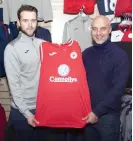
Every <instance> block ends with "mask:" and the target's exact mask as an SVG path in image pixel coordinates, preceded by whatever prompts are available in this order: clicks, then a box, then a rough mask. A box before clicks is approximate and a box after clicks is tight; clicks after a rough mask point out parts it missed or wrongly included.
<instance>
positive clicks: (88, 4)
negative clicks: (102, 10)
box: [64, 0, 96, 14]
mask: <svg viewBox="0 0 133 141" xmlns="http://www.w3.org/2000/svg"><path fill="white" fill-rule="evenodd" d="M95 3H96V0H64V13H65V14H78V13H79V11H80V9H81V8H83V10H84V13H86V14H92V13H93V12H94V6H95Z"/></svg>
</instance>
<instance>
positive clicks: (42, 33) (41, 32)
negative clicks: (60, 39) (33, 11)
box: [35, 26, 52, 42]
mask: <svg viewBox="0 0 133 141" xmlns="http://www.w3.org/2000/svg"><path fill="white" fill-rule="evenodd" d="M35 37H37V38H40V39H43V40H45V41H49V42H52V39H51V34H50V32H49V30H48V29H46V28H43V27H40V26H39V27H37V30H36V33H35Z"/></svg>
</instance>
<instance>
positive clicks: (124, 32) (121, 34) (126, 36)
mask: <svg viewBox="0 0 133 141" xmlns="http://www.w3.org/2000/svg"><path fill="white" fill-rule="evenodd" d="M111 41H112V42H132V30H131V25H128V26H118V30H116V31H112V32H111Z"/></svg>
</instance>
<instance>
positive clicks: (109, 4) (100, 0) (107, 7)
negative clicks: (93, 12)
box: [97, 0, 121, 29]
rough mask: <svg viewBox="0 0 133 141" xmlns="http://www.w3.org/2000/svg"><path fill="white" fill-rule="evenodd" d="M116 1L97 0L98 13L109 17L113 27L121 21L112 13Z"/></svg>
mask: <svg viewBox="0 0 133 141" xmlns="http://www.w3.org/2000/svg"><path fill="white" fill-rule="evenodd" d="M116 2H117V0H97V6H98V10H99V13H100V14H101V15H104V16H106V17H108V18H109V19H110V21H111V26H112V28H113V29H115V28H116V27H117V25H118V24H119V23H120V22H121V18H120V17H115V15H114V10H115V6H116Z"/></svg>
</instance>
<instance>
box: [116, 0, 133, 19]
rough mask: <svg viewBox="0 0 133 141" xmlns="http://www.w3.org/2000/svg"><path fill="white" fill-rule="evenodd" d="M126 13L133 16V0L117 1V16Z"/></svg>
mask: <svg viewBox="0 0 133 141" xmlns="http://www.w3.org/2000/svg"><path fill="white" fill-rule="evenodd" d="M124 13H131V14H132V0H126V1H125V0H117V2H116V7H115V16H121V15H122V14H124Z"/></svg>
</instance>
